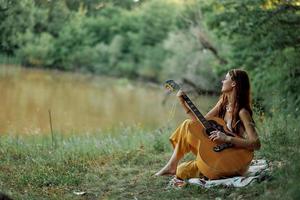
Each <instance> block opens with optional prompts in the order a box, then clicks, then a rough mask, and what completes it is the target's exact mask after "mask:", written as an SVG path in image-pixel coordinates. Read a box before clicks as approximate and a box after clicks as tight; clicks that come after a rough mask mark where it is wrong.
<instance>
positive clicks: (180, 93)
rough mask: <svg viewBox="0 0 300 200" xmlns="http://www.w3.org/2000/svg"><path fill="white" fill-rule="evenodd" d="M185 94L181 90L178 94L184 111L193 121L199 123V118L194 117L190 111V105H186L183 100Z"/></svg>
mask: <svg viewBox="0 0 300 200" xmlns="http://www.w3.org/2000/svg"><path fill="white" fill-rule="evenodd" d="M184 94H185V93H184V92H183V91H182V90H179V91H178V93H177V97H178V99H179V102H180V104H181V105H182V107H183V109H184V110H185V113H186V114H187V115H188V116H189V117H190V118H191V120H193V121H197V117H196V116H195V115H194V113H193V112H192V111H191V110H190V108H189V107H188V105H187V104H186V103H185V101H184V99H183V98H182V95H184Z"/></svg>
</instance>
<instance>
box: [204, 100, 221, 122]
mask: <svg viewBox="0 0 300 200" xmlns="http://www.w3.org/2000/svg"><path fill="white" fill-rule="evenodd" d="M220 104H221V99H220V100H219V101H218V102H217V104H216V105H215V106H214V107H213V108H212V109H211V110H210V111H209V112H208V113H207V114H206V115H205V116H204V117H205V118H206V119H208V118H211V117H217V116H218V113H219V106H220Z"/></svg>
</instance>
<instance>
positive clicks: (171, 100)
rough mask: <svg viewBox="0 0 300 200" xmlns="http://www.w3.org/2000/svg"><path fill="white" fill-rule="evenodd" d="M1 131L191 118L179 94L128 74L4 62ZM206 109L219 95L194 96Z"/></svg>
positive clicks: (91, 128)
mask: <svg viewBox="0 0 300 200" xmlns="http://www.w3.org/2000/svg"><path fill="white" fill-rule="evenodd" d="M0 92H1V98H0V105H1V106H0V134H2V135H3V134H43V133H45V134H48V133H50V125H49V124H50V123H49V112H48V111H49V110H50V111H51V116H52V125H53V129H54V131H57V132H62V133H87V132H98V131H101V130H103V129H111V128H115V127H120V126H141V127H143V128H153V129H154V128H157V127H161V126H164V125H166V124H173V125H176V124H178V123H180V122H181V121H182V120H184V119H185V118H186V116H185V114H184V111H183V110H182V109H181V107H180V106H179V104H178V103H177V99H176V97H175V95H173V96H170V97H168V99H167V101H166V104H165V105H163V104H162V101H163V99H164V94H165V90H164V88H163V87H155V86H150V85H147V84H143V83H139V82H129V81H127V80H125V79H112V78H106V77H99V76H92V75H82V74H78V73H63V72H56V71H44V70H36V69H25V68H16V67H12V66H0ZM192 99H194V100H195V102H196V104H197V105H198V106H199V108H200V110H201V111H203V112H204V113H205V112H206V111H207V110H208V109H209V108H210V107H211V106H212V105H213V104H214V103H215V102H216V98H212V97H198V98H195V97H194V98H193V97H192Z"/></svg>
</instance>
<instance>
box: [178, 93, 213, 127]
mask: <svg viewBox="0 0 300 200" xmlns="http://www.w3.org/2000/svg"><path fill="white" fill-rule="evenodd" d="M182 98H183V99H184V101H185V102H186V104H187V105H188V106H189V108H190V109H191V111H192V112H193V113H194V114H195V115H196V117H197V118H198V120H199V121H200V122H201V123H202V125H203V126H204V127H205V128H206V129H208V128H210V123H209V122H208V121H207V120H206V119H205V117H204V116H203V115H202V114H201V112H200V111H199V110H198V108H197V107H196V106H195V105H194V103H193V102H192V101H191V99H190V98H189V97H188V96H187V95H182Z"/></svg>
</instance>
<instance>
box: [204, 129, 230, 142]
mask: <svg viewBox="0 0 300 200" xmlns="http://www.w3.org/2000/svg"><path fill="white" fill-rule="evenodd" d="M211 133H212V134H211V135H210V136H209V139H210V140H212V141H215V142H230V139H231V138H230V136H227V135H226V134H225V133H223V132H221V131H212V132H211Z"/></svg>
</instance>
